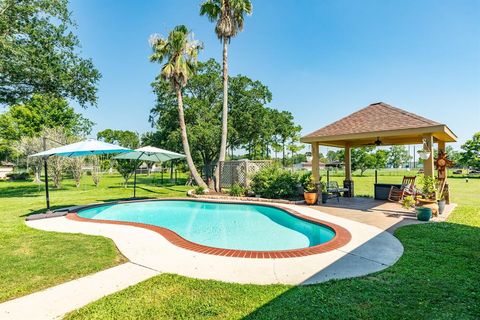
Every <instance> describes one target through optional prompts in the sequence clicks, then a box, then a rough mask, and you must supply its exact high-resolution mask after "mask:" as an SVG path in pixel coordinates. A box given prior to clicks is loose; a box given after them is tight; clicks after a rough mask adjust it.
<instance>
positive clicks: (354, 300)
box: [0, 176, 480, 319]
mask: <svg viewBox="0 0 480 320" xmlns="http://www.w3.org/2000/svg"><path fill="white" fill-rule="evenodd" d="M334 179H337V178H334ZM338 179H340V178H338ZM354 179H355V188H356V192H357V194H358V193H360V194H364V195H372V193H373V186H372V183H373V179H374V178H373V177H372V176H367V177H355V178H354ZM140 180H141V183H142V184H141V185H140V187H141V188H140V189H138V190H137V194H138V196H159V197H160V196H161V197H167V196H181V195H184V193H185V190H186V189H187V188H186V187H184V186H167V187H164V188H159V187H153V186H151V184H147V182H149V181H148V179H147V178H145V177H142V178H141V179H140ZM379 180H380V181H382V182H398V181H400V180H401V177H399V176H382V177H380V179H379ZM449 182H450V186H451V189H452V199H453V201H455V202H457V203H458V204H459V206H458V208H457V209H456V210H455V211H454V213H453V214H452V215H451V217H450V219H449V221H448V222H444V223H432V224H422V225H412V226H406V227H402V228H399V229H397V231H396V234H395V235H396V236H397V237H398V238H399V239H400V240H401V242H402V243H403V245H404V247H405V253H404V255H403V256H402V258H401V259H400V260H399V262H397V263H396V264H395V265H394V266H393V267H390V268H388V269H386V270H384V271H382V272H379V273H376V274H372V275H369V276H365V277H361V278H355V279H346V280H337V281H329V282H327V283H323V284H317V285H310V286H301V287H296V286H286V285H270V286H259V285H238V284H231V283H223V282H218V281H206V280H196V279H191V278H186V277H182V276H177V275H172V274H162V275H160V276H157V277H154V278H151V279H149V280H147V281H144V282H142V283H140V284H138V285H135V286H132V287H129V288H127V289H125V290H122V291H120V292H118V293H116V294H113V295H110V296H107V297H105V298H103V299H100V300H98V301H96V302H94V303H92V304H89V305H87V306H85V307H84V308H81V309H79V310H77V311H74V312H72V313H70V314H69V315H67V317H66V318H67V319H239V318H245V319H289V318H290V319H319V318H326V319H406V318H407V319H408V318H412V319H478V318H479V317H480V286H479V284H480V264H479V263H478V261H480V249H479V248H480V247H479V243H480V229H479V228H480V210H479V208H480V197H479V196H478V195H479V194H480V180H479V179H471V180H470V181H469V182H468V183H466V182H465V180H464V179H450V180H449ZM131 194H132V190H131V189H124V188H123V187H122V186H121V180H120V178H119V177H117V176H114V177H107V178H105V179H104V180H103V182H102V185H101V186H100V187H99V188H98V189H95V188H94V187H92V186H91V182H90V177H85V180H84V182H83V183H82V186H81V187H80V188H79V189H77V188H75V187H74V186H73V185H72V183H71V182H69V181H67V183H65V186H64V189H62V190H55V191H53V192H52V195H51V198H52V203H53V204H55V205H58V206H60V205H70V204H79V203H90V202H95V201H104V200H108V199H118V198H126V197H129V196H131ZM0 201H1V203H2V205H1V207H0V230H1V232H0V241H1V243H2V246H0V270H2V271H0V275H1V277H2V281H1V282H0V301H4V300H7V299H10V298H13V297H16V296H20V295H24V294H26V293H29V292H33V291H37V290H39V289H42V288H45V287H49V286H52V285H54V284H57V283H61V282H64V281H66V280H69V279H71V278H76V277H79V276H82V275H84V274H88V273H91V272H95V271H97V270H100V269H103V268H107V267H109V266H112V265H115V264H117V263H120V262H121V261H122V259H123V258H122V257H121V255H119V254H118V252H117V251H116V249H115V248H114V245H113V243H112V242H111V241H110V240H108V239H105V238H100V237H92V236H83V235H70V234H59V233H49V232H41V231H36V230H32V229H29V228H27V227H26V226H25V225H24V223H23V217H22V215H24V214H28V213H30V212H35V211H37V210H39V209H41V208H42V207H43V205H44V198H43V190H42V188H41V187H38V186H37V185H36V184H33V183H5V182H2V183H0ZM86 255H88V257H89V259H88V261H87V259H85V256H86Z"/></svg>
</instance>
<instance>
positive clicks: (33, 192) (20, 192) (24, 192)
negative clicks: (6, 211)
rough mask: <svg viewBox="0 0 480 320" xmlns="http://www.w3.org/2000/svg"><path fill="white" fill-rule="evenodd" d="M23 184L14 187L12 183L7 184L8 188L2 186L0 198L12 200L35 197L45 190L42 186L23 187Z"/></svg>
mask: <svg viewBox="0 0 480 320" xmlns="http://www.w3.org/2000/svg"><path fill="white" fill-rule="evenodd" d="M24 183H25V182H23V184H22V185H18V186H15V185H14V184H15V183H13V182H10V183H9V186H8V188H4V187H3V186H0V187H2V188H1V189H0V198H12V197H37V196H38V195H39V193H41V192H44V191H45V188H44V187H43V185H38V184H33V182H32V185H25V184H24Z"/></svg>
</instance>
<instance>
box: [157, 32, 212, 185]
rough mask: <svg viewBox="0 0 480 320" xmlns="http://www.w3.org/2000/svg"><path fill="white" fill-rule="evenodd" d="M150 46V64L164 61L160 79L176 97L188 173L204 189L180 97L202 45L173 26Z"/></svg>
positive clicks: (188, 34)
mask: <svg viewBox="0 0 480 320" xmlns="http://www.w3.org/2000/svg"><path fill="white" fill-rule="evenodd" d="M150 45H151V46H152V49H153V54H152V55H151V56H150V61H152V62H159V63H162V62H164V61H165V63H164V65H163V66H162V70H161V72H160V76H161V77H162V78H163V79H165V80H166V81H168V82H169V83H170V85H171V87H172V89H173V90H174V91H175V93H176V94H177V102H178V120H179V123H180V130H181V136H182V144H183V150H184V152H185V156H186V159H187V164H188V167H189V169H190V173H191V175H192V177H193V179H194V180H195V182H196V183H197V185H199V186H201V187H204V188H208V187H207V185H206V183H205V182H204V181H203V179H202V177H201V176H200V174H199V173H198V171H197V168H196V167H195V164H194V163H193V159H192V154H191V152H190V145H189V143H188V136H187V128H186V126H185V116H184V112H183V95H182V88H183V87H185V85H186V84H187V82H188V79H189V78H190V77H191V76H192V75H193V73H194V70H195V66H196V64H197V56H198V52H199V51H200V50H201V49H202V44H201V43H200V42H198V41H195V40H194V39H193V36H192V34H191V33H190V32H189V31H188V29H187V27H185V26H183V25H180V26H176V27H175V28H174V29H173V30H172V31H171V32H170V34H169V35H168V38H166V39H165V38H162V37H160V36H158V35H152V36H151V37H150Z"/></svg>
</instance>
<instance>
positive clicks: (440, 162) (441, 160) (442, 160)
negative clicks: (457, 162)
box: [435, 151, 453, 170]
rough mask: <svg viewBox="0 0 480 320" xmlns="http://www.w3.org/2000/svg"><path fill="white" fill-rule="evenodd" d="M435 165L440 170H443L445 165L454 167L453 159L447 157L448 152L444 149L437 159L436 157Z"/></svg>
mask: <svg viewBox="0 0 480 320" xmlns="http://www.w3.org/2000/svg"><path fill="white" fill-rule="evenodd" d="M435 165H436V166H437V169H438V170H443V169H444V168H445V167H452V166H453V161H451V160H448V159H447V154H446V153H445V152H443V151H440V152H439V153H438V157H437V159H435Z"/></svg>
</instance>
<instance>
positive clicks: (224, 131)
mask: <svg viewBox="0 0 480 320" xmlns="http://www.w3.org/2000/svg"><path fill="white" fill-rule="evenodd" d="M227 57H228V43H227V39H225V38H223V108H222V139H221V142H220V153H219V156H218V164H217V167H216V168H215V189H216V190H217V191H219V185H220V184H219V182H220V162H221V161H225V153H226V151H227V134H228V62H227V61H228V60H227Z"/></svg>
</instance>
